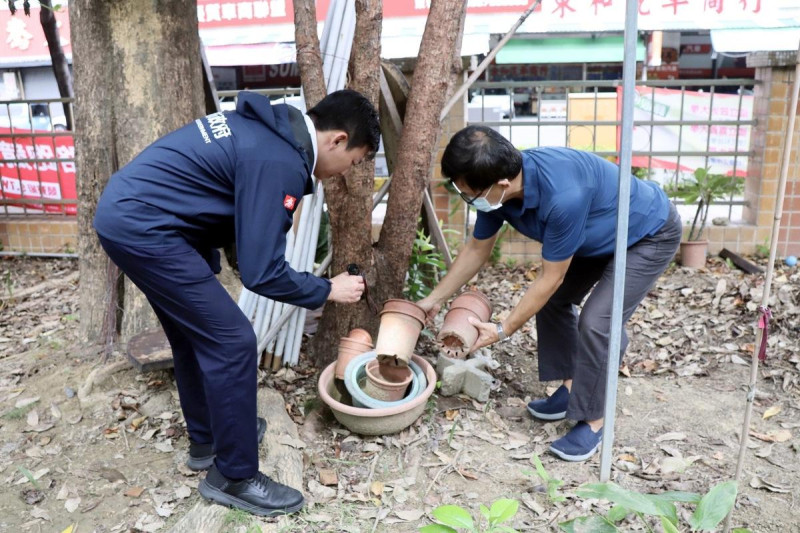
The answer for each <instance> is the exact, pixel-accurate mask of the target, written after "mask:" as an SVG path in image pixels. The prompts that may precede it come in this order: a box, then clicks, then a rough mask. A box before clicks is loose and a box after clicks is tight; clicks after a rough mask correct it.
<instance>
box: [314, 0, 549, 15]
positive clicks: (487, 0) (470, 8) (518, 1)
mask: <svg viewBox="0 0 800 533" xmlns="http://www.w3.org/2000/svg"><path fill="white" fill-rule="evenodd" d="M323 1H324V0H323ZM560 1H561V2H564V0H560ZM324 3H326V4H327V2H326V1H325V2H324ZM532 3H533V0H468V2H467V13H518V14H520V15H521V14H522V13H523V12H524V11H525V10H526V9H528V7H530V5H531V4H532ZM326 7H327V6H326ZM430 7H431V0H392V1H390V2H384V3H383V16H384V17H418V16H426V15H427V14H428V10H429V9H430ZM541 10H542V6H541V5H539V6H538V7H537V8H536V9H535V11H534V12H539V11H541ZM317 16H319V6H317Z"/></svg>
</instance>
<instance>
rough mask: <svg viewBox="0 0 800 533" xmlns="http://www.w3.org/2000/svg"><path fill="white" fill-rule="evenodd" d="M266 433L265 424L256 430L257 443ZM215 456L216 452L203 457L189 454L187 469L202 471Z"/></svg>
mask: <svg viewBox="0 0 800 533" xmlns="http://www.w3.org/2000/svg"><path fill="white" fill-rule="evenodd" d="M266 433H267V425H266V424H264V426H263V430H262V431H259V432H258V443H259V444H261V441H262V440H264V435H265V434H266ZM216 457H217V454H211V455H206V456H205V457H192V456H191V455H190V456H189V459H187V460H186V466H188V467H189V470H192V471H194V472H202V471H203V470H208V469H209V468H211V465H213V464H214V459H215V458H216Z"/></svg>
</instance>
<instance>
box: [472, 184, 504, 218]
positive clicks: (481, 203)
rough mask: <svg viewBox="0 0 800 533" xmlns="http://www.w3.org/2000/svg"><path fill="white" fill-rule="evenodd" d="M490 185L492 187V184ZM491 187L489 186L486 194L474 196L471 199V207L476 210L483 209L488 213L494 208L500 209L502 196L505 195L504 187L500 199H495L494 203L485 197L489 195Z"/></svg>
mask: <svg viewBox="0 0 800 533" xmlns="http://www.w3.org/2000/svg"><path fill="white" fill-rule="evenodd" d="M492 187H494V185H492ZM492 187H489V189H488V190H487V191H486V194H484V195H483V196H481V197H480V198H475V199H474V200H473V201H472V207H474V208H475V209H477V210H478V211H483V212H484V213H489V212H491V211H494V210H495V209H500V208H501V207H503V198H505V197H506V191H505V189H503V194H502V195H500V199H499V200H498V201H497V203H496V204H490V203H489V200H487V199H486V197H487V196H489V193H490V192H492Z"/></svg>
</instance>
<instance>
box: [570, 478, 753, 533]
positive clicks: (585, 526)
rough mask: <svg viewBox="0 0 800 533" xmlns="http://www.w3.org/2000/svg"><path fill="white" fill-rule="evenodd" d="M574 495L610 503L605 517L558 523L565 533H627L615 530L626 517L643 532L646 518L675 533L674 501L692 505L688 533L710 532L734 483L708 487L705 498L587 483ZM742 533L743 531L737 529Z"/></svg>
mask: <svg viewBox="0 0 800 533" xmlns="http://www.w3.org/2000/svg"><path fill="white" fill-rule="evenodd" d="M576 494H577V495H578V496H580V497H582V498H597V499H600V500H608V501H610V502H612V503H614V504H616V505H615V506H614V507H612V508H611V509H610V510H609V511H608V513H606V514H605V515H600V514H595V515H591V516H582V517H578V518H574V519H572V520H568V521H566V522H561V523H560V524H559V527H560V528H561V530H562V531H566V532H567V533H577V532H579V531H580V532H586V533H614V532H620V531H627V529H619V528H618V527H617V525H616V523H617V522H620V521H622V520H624V519H625V518H626V517H627V516H628V515H629V514H635V515H636V516H637V517H639V519H640V520H641V521H642V522H643V523H644V527H645V529H646V530H647V531H649V532H651V533H652V532H653V529H652V527H651V525H650V524H649V522H648V520H647V518H646V516H652V517H657V519H658V520H660V522H661V527H662V528H663V531H664V532H665V533H679V532H680V530H679V529H678V526H679V525H680V524H679V523H678V522H679V519H678V510H677V508H676V507H675V503H676V502H680V503H690V504H696V505H697V507H696V508H695V511H694V513H693V514H692V515H691V517H690V518H689V524H688V525H689V527H690V528H691V530H692V531H713V530H714V528H716V527H717V525H718V524H719V523H720V522H721V521H722V520H723V519H724V518H725V516H726V515H727V514H728V512H730V510H731V509H732V508H733V504H734V502H735V501H736V482H735V481H725V482H723V483H719V484H718V485H715V486H714V487H712V488H711V490H709V491H708V493H707V494H706V495H705V496H702V497H701V496H700V494H697V493H694V492H678V491H670V492H662V493H661V494H640V493H638V492H635V491H632V490H628V489H623V488H622V487H620V486H619V485H616V484H614V483H611V482H608V483H587V484H584V485H581V486H580V487H579V488H578V490H577V491H576ZM738 531H739V533H744V531H747V530H741V529H740V530H738Z"/></svg>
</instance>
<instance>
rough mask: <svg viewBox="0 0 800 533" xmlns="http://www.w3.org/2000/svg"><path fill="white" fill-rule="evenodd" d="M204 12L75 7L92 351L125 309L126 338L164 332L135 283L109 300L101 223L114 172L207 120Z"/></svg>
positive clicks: (82, 239)
mask: <svg viewBox="0 0 800 533" xmlns="http://www.w3.org/2000/svg"><path fill="white" fill-rule="evenodd" d="M195 7H196V6H195V2H194V1H190V0H175V1H173V2H159V3H157V4H156V5H155V6H154V7H153V8H152V9H145V8H142V7H141V6H138V5H134V4H133V3H129V2H105V1H103V0H74V1H72V2H70V3H69V10H70V21H71V23H72V28H73V31H72V40H73V43H72V44H73V54H74V65H75V84H76V91H75V92H76V94H77V95H78V96H77V99H76V106H75V119H76V126H77V127H76V131H77V135H76V138H75V145H76V150H75V152H76V164H77V169H78V173H79V174H78V176H79V178H78V201H79V205H80V206H81V208H80V210H79V216H78V229H79V240H78V248H79V256H80V272H81V330H82V334H83V335H84V338H85V339H86V340H87V341H89V342H97V341H99V340H101V337H102V329H103V328H102V326H103V323H104V322H105V318H104V317H105V316H106V315H107V314H108V313H109V311H112V312H113V310H114V309H115V306H121V307H122V308H124V309H125V314H124V318H123V327H122V328H121V331H122V336H123V339H126V338H127V336H130V335H132V334H134V333H137V332H138V331H139V329H140V328H143V327H145V326H146V325H151V324H154V323H155V320H154V317H152V312H151V311H149V307H148V306H147V305H146V302H145V300H144V297H143V296H142V295H141V293H139V292H138V290H135V288H134V287H133V286H132V285H131V284H130V283H129V282H126V284H125V288H124V290H123V291H121V293H120V296H119V297H120V299H119V301H117V300H116V299H113V298H112V299H109V295H113V292H114V291H113V287H114V286H115V285H116V280H115V277H114V276H113V274H112V275H111V276H109V275H108V273H107V272H108V259H107V257H106V256H105V254H104V253H103V250H102V248H101V247H100V246H99V243H98V241H97V238H96V236H95V233H94V230H93V229H92V219H93V217H94V212H95V208H96V205H97V200H98V199H99V197H100V194H101V193H102V190H103V188H104V187H105V184H106V182H107V181H108V178H109V177H110V176H111V174H112V173H113V172H114V171H115V170H117V169H118V168H119V167H120V166H123V165H125V164H126V163H128V162H129V161H130V160H131V159H133V157H134V156H136V154H138V153H139V152H140V151H141V150H142V149H143V148H145V147H146V146H147V145H148V144H150V143H151V142H153V141H154V140H156V139H157V138H159V137H160V136H162V135H164V134H166V133H168V132H170V131H172V130H174V129H176V128H178V127H180V126H182V125H184V124H186V123H187V122H189V121H190V120H192V119H193V118H196V117H197V116H200V115H202V114H203V109H204V94H203V85H202V64H201V58H200V40H199V36H198V33H197V15H196V9H195ZM112 272H113V269H112ZM103 302H108V306H105V307H104V306H103ZM123 302H124V303H123ZM109 323H110V321H109ZM113 329H119V326H116V327H115V328H113Z"/></svg>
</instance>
